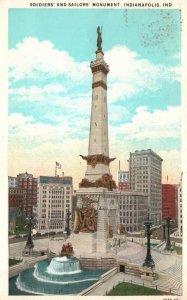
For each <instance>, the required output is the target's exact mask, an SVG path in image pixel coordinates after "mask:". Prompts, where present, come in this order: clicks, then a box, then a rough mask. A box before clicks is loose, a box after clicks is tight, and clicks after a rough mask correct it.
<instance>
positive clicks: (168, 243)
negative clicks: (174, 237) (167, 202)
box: [165, 217, 171, 250]
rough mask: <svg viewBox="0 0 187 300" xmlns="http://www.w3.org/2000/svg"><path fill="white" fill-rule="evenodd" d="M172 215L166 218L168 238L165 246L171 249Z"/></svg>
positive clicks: (166, 248)
mask: <svg viewBox="0 0 187 300" xmlns="http://www.w3.org/2000/svg"><path fill="white" fill-rule="evenodd" d="M170 221H171V219H170V217H168V218H167V219H166V227H167V239H166V247H165V250H171V242H170V227H171V224H170Z"/></svg>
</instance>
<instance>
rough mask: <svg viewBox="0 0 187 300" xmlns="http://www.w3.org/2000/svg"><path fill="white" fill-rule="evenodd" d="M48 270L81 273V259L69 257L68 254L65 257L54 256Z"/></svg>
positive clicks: (51, 271) (61, 273) (54, 272)
mask: <svg viewBox="0 0 187 300" xmlns="http://www.w3.org/2000/svg"><path fill="white" fill-rule="evenodd" d="M47 272H48V273H49V274H57V275H64V274H76V273H80V272H81V270H80V265H79V261H78V260H77V259H76V258H68V257H67V256H63V257H54V258H53V259H52V260H51V262H50V265H49V267H47Z"/></svg>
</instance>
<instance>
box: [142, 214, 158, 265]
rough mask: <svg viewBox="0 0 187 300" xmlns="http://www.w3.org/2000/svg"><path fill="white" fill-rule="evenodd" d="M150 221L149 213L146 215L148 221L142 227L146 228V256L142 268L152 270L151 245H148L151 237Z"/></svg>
mask: <svg viewBox="0 0 187 300" xmlns="http://www.w3.org/2000/svg"><path fill="white" fill-rule="evenodd" d="M152 223H153V222H152V221H150V220H149V213H148V220H147V221H145V222H144V225H145V226H146V234H147V255H146V258H145V261H144V263H143V267H148V268H154V267H155V263H154V260H153V258H152V256H151V244H150V237H151V233H152V230H151V225H152Z"/></svg>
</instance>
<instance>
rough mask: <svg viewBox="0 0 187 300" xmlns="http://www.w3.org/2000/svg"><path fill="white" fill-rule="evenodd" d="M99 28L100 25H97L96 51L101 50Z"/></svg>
mask: <svg viewBox="0 0 187 300" xmlns="http://www.w3.org/2000/svg"><path fill="white" fill-rule="evenodd" d="M101 32H102V31H101V30H100V26H98V27H97V51H102V47H101V44H102V37H101Z"/></svg>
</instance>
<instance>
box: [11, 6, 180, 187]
mask: <svg viewBox="0 0 187 300" xmlns="http://www.w3.org/2000/svg"><path fill="white" fill-rule="evenodd" d="M180 18H181V16H180V11H179V10H176V9H172V10H167V9H165V10H160V9H147V10H146V9H137V10H136V9H129V10H124V9H47V8H43V9H40V8H36V9H25V8H23V9H9V18H8V22H9V24H8V26H9V171H8V173H9V176H16V175H17V174H19V173H22V172H26V171H27V172H28V173H32V174H33V175H34V176H40V175H49V176H51V175H54V174H55V162H56V161H57V162H59V163H60V164H61V165H62V169H61V170H58V174H59V175H61V174H62V172H64V174H65V175H66V176H73V180H74V188H78V183H79V182H80V181H81V179H82V178H83V177H84V174H85V171H86V163H85V161H83V160H82V159H81V158H80V156H79V155H80V154H82V155H87V154H88V139H89V127H90V112H91V98H92V94H91V93H92V90H91V84H92V74H91V70H90V62H91V61H92V60H94V59H95V51H96V39H97V34H96V28H97V26H98V25H99V26H102V39H103V43H102V48H103V52H104V59H105V61H106V63H107V64H108V65H109V68H110V72H109V74H108V90H107V97H108V119H109V149H110V157H116V160H115V161H114V162H112V163H111V165H110V166H111V167H110V169H111V173H112V175H113V177H114V179H117V170H118V164H119V160H120V162H121V169H123V170H128V164H127V160H128V158H129V153H130V152H134V151H135V150H142V149H152V150H153V151H155V152H156V153H157V154H158V155H160V156H161V157H162V159H163V164H162V165H163V171H162V173H163V183H166V181H167V176H168V183H178V182H179V178H180V172H181V165H180V164H181V78H180V75H181V74H180V73H181V69H180V65H181V58H180V54H181V32H180V29H181V28H180Z"/></svg>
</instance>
